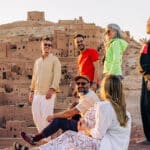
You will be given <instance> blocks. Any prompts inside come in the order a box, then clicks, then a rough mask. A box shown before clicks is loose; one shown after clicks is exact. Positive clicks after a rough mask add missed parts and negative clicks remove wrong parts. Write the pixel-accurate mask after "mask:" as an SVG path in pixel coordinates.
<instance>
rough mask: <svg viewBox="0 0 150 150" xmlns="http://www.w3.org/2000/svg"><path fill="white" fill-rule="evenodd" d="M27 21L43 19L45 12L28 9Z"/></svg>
mask: <svg viewBox="0 0 150 150" xmlns="http://www.w3.org/2000/svg"><path fill="white" fill-rule="evenodd" d="M27 21H45V14H44V12H43V11H29V12H28V16H27Z"/></svg>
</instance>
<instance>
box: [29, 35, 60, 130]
mask: <svg viewBox="0 0 150 150" xmlns="http://www.w3.org/2000/svg"><path fill="white" fill-rule="evenodd" d="M51 48H52V42H51V41H50V38H44V39H42V41H41V50H42V56H41V57H40V58H38V59H37V60H36V61H35V64H34V68H33V76H32V82H31V91H30V94H29V101H30V102H32V115H33V120H34V123H35V125H36V127H37V129H38V132H41V131H42V130H43V129H44V128H45V127H46V126H47V125H48V124H49V123H48V122H47V120H46V118H47V117H48V116H49V115H52V114H53V110H54V102H55V98H56V92H58V91H59V82H60V78H61V64H60V61H59V59H58V58H57V57H56V56H54V55H53V54H52V53H51V50H52V49H51Z"/></svg>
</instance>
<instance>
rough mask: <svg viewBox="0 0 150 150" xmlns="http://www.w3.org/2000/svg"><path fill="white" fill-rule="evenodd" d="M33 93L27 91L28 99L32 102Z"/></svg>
mask: <svg viewBox="0 0 150 150" xmlns="http://www.w3.org/2000/svg"><path fill="white" fill-rule="evenodd" d="M33 95H34V92H30V93H29V99H28V100H29V102H30V103H32V101H33Z"/></svg>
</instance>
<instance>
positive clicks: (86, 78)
mask: <svg viewBox="0 0 150 150" xmlns="http://www.w3.org/2000/svg"><path fill="white" fill-rule="evenodd" d="M79 79H84V80H86V81H88V82H90V80H89V78H88V77H87V76H85V75H80V76H76V77H75V78H74V81H75V82H77V81H78V80H79Z"/></svg>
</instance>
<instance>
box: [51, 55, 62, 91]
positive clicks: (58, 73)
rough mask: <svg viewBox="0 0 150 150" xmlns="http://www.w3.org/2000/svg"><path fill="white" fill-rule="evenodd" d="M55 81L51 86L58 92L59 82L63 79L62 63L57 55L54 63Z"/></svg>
mask: <svg viewBox="0 0 150 150" xmlns="http://www.w3.org/2000/svg"><path fill="white" fill-rule="evenodd" d="M53 71H54V75H53V81H52V84H51V86H50V88H54V89H55V91H56V92H59V83H60V79H61V63H60V61H59V59H58V58H57V57H56V59H55V61H54V65H53Z"/></svg>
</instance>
